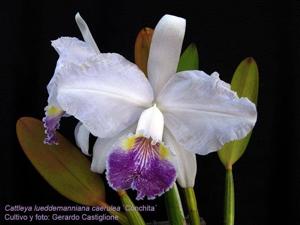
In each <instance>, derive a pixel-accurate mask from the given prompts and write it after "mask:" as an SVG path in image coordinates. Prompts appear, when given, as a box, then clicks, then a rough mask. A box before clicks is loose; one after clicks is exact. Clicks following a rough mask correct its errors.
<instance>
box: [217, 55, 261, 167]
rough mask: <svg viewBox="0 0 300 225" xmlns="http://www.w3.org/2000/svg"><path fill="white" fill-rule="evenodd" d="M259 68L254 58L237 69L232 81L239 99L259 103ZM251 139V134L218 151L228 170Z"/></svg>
mask: <svg viewBox="0 0 300 225" xmlns="http://www.w3.org/2000/svg"><path fill="white" fill-rule="evenodd" d="M258 81H259V76H258V68H257V65H256V62H255V60H254V59H253V58H251V57H249V58H246V59H245V60H243V61H242V62H241V63H240V65H239V66H238V67H237V69H236V71H235V73H234V75H233V78H232V81H231V89H232V90H234V91H236V92H237V94H238V96H239V97H247V98H249V99H250V100H251V101H252V102H253V103H255V104H256V103H257V96H258ZM250 137H251V132H250V133H249V134H248V135H247V136H246V137H245V138H243V139H241V140H237V141H232V142H229V143H227V144H225V145H224V146H223V148H222V149H221V150H220V151H218V155H219V158H220V160H221V162H222V163H223V164H224V166H225V167H226V168H227V169H231V167H232V165H233V164H234V163H235V162H236V161H237V160H238V159H239V158H240V157H241V156H242V155H243V153H244V152H245V150H246V147H247V145H248V142H249V140H250Z"/></svg>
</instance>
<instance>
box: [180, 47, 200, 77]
mask: <svg viewBox="0 0 300 225" xmlns="http://www.w3.org/2000/svg"><path fill="white" fill-rule="evenodd" d="M198 69H199V57H198V51H197V47H196V45H195V44H193V43H192V44H190V45H189V46H188V47H187V48H186V49H185V51H184V52H183V53H182V55H181V57H180V60H179V63H178V67H177V72H180V71H185V70H198Z"/></svg>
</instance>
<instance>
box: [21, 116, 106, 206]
mask: <svg viewBox="0 0 300 225" xmlns="http://www.w3.org/2000/svg"><path fill="white" fill-rule="evenodd" d="M16 129H17V136H18V139H19V142H20V144H21V146H22V149H23V151H24V152H25V154H26V156H27V157H28V159H29V160H30V161H31V163H32V164H33V166H34V167H35V168H36V169H37V170H38V172H39V173H40V174H41V175H42V177H43V178H45V180H46V181H47V182H48V183H49V184H50V185H51V186H52V187H53V188H54V189H56V190H57V191H58V192H59V193H61V194H62V195H63V196H65V197H66V198H68V199H70V200H72V201H74V202H76V203H79V204H84V205H91V206H93V205H99V204H101V202H103V201H104V200H105V190H104V185H103V182H102V180H101V177H100V176H98V175H97V174H95V173H93V172H91V170H90V161H89V160H88V159H87V158H86V157H85V156H83V154H81V152H80V151H79V150H78V149H77V148H76V147H74V146H73V145H72V144H71V143H70V142H69V141H68V140H67V139H65V138H64V137H63V136H62V135H60V134H59V133H58V134H57V135H58V140H59V145H45V144H44V143H43V140H44V137H45V134H44V127H43V123H42V122H41V121H39V120H37V119H35V118H30V117H23V118H21V119H19V120H18V122H17V125H16Z"/></svg>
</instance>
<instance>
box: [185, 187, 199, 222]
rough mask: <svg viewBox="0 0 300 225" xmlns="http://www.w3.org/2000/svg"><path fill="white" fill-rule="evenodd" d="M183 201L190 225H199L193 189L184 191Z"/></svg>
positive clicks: (189, 188)
mask: <svg viewBox="0 0 300 225" xmlns="http://www.w3.org/2000/svg"><path fill="white" fill-rule="evenodd" d="M184 194H185V199H186V203H187V207H188V210H189V216H190V221H191V225H201V223H200V216H199V212H198V207H197V200H196V196H195V192H194V188H193V187H188V188H185V189H184Z"/></svg>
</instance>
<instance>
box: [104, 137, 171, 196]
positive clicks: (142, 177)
mask: <svg viewBox="0 0 300 225" xmlns="http://www.w3.org/2000/svg"><path fill="white" fill-rule="evenodd" d="M169 156H170V152H169V150H168V149H167V148H166V147H165V145H164V144H163V143H162V142H156V143H155V144H153V139H152V138H146V137H144V136H141V135H130V136H128V137H126V138H123V139H121V140H120V142H119V143H118V145H117V146H116V147H115V148H114V150H113V151H112V152H111V154H110V155H109V156H108V160H107V166H106V168H107V171H106V177H107V180H108V183H109V185H110V186H111V187H112V188H113V189H115V190H119V189H123V190H126V189H130V188H131V189H133V190H136V191H137V200H140V199H143V198H144V197H145V196H147V198H148V199H154V198H155V197H157V196H160V195H161V194H163V193H164V192H166V191H167V190H168V189H169V188H170V187H171V186H172V185H173V183H174V182H175V179H176V169H175V167H174V166H173V165H172V163H171V162H170V161H169Z"/></svg>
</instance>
